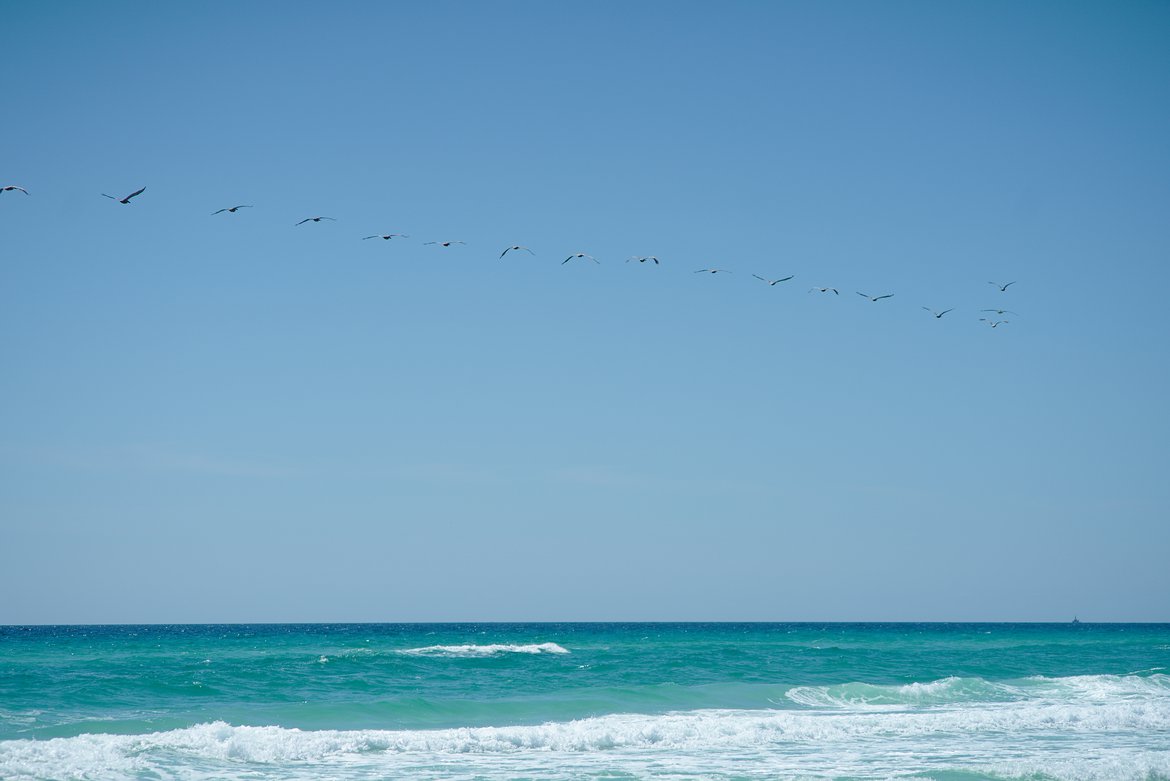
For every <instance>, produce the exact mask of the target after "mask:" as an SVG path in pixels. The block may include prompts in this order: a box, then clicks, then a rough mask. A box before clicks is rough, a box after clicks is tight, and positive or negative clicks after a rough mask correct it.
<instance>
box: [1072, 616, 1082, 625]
mask: <svg viewBox="0 0 1170 781" xmlns="http://www.w3.org/2000/svg"><path fill="white" fill-rule="evenodd" d="M1072 622H1073V623H1074V624H1079V623H1081V619H1079V618H1077V617H1076V616H1073V620H1072Z"/></svg>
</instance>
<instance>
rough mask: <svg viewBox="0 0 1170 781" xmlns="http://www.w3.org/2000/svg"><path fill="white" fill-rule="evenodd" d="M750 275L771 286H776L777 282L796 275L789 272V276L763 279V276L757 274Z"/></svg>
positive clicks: (785, 280)
mask: <svg viewBox="0 0 1170 781" xmlns="http://www.w3.org/2000/svg"><path fill="white" fill-rule="evenodd" d="M752 276H753V277H755V278H756V279H758V280H760V281H761V282H764V283H766V284H768V285H771V286H772V287H775V286H776V285H777V284H779V283H780V282H787V281H788V280H790V279H792V278H793V277H795V276H796V275H795V274H791V275H789V276H787V277H784V278H783V279H764V278H763V277H761V276H760V275H759V274H752Z"/></svg>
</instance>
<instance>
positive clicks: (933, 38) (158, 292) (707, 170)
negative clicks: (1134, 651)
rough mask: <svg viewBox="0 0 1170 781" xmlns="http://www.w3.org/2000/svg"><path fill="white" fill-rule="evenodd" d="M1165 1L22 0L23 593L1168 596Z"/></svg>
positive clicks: (8, 17) (9, 5) (136, 600)
mask: <svg viewBox="0 0 1170 781" xmlns="http://www.w3.org/2000/svg"><path fill="white" fill-rule="evenodd" d="M1168 34H1170V5H1167V4H1166V3H1160V2H1127V3H1107V2H1099V3H1084V2H1028V3H1018V2H994V1H988V2H962V1H957V2H949V3H930V2H883V3H864V2H784V3H779V2H778V3H756V2H730V3H683V2H643V3H620V2H594V3H543V2H497V3H459V2H400V3H373V2H371V3H340V4H334V5H330V6H329V7H324V6H320V5H319V4H308V3H303V4H294V3H283V2H282V3H275V2H272V3H265V2H251V3H243V4H238V3H225V2H206V3H199V4H189V5H179V4H157V3H145V2H125V3H117V4H113V5H110V4H91V3H79V2H59V3H29V2H13V1H11V0H5V1H4V2H0V48H2V50H3V51H4V52H5V65H4V68H3V69H2V70H0V94H2V95H3V96H4V99H3V102H4V106H5V112H4V114H5V119H4V121H3V122H2V123H0V180H2V181H0V185H7V184H14V185H19V186H22V187H24V188H26V189H27V190H28V191H29V193H30V195H28V196H25V195H23V194H22V193H20V192H16V191H12V192H5V193H0V248H2V251H0V366H2V367H3V368H2V370H0V595H3V597H2V598H0V623H9V624H23V623H178V622H262V621H271V622H285V621H289V622H293V621H465V620H478V621H518V620H529V621H547V620H553V621H557V620H583V621H585V620H779V621H785V620H790V621H868V620H890V621H896V620H902V621H907V620H909V621H918V620H922V621H950V620H954V621H963V620H989V621H1017V620H1019V621H1046V620H1061V621H1063V620H1070V619H1071V618H1072V617H1073V616H1074V615H1076V616H1079V617H1080V618H1081V619H1082V620H1101V621H1158V620H1161V621H1165V620H1170V601H1168V600H1167V598H1166V595H1167V594H1170V566H1167V564H1166V562H1167V561H1170V480H1168V479H1167V474H1168V473H1170V469H1168V467H1170V446H1168V441H1170V414H1168V412H1167V399H1170V351H1167V349H1166V346H1167V344H1168V343H1170V310H1168V308H1167V307H1166V305H1165V296H1166V291H1167V290H1168V289H1170V270H1168V269H1170V262H1168V261H1170V219H1168V215H1170V143H1168V142H1167V139H1170V46H1167V45H1166V41H1167V40H1168ZM144 186H145V187H146V191H145V192H144V193H143V194H142V195H141V196H139V197H138V198H136V199H134V200H133V201H132V202H131V203H130V204H129V205H122V204H119V203H117V202H115V201H113V200H109V199H107V198H103V197H102V196H101V193H109V194H112V195H117V196H123V195H126V194H128V193H130V192H133V191H134V190H137V189H138V188H140V187H144ZM237 204H248V205H252V206H253V208H250V209H241V210H240V211H239V212H237V213H235V214H231V213H223V214H217V215H214V216H213V215H212V212H213V211H215V210H217V209H220V208H224V207H229V206H235V205H237ZM315 215H326V216H331V217H334V218H336V221H334V222H330V221H322V222H319V223H313V222H310V223H306V224H303V225H299V226H298V225H296V224H295V223H297V222H298V221H299V220H302V219H304V218H306V217H310V216H315ZM389 232H401V233H406V234H409V238H395V239H392V240H390V241H382V240H370V241H363V240H362V238H363V237H364V236H368V235H371V234H380V233H389ZM427 241H463V242H466V244H463V245H453V246H451V247H449V248H442V247H439V246H436V245H426V244H424V242H427ZM513 244H521V245H524V246H527V247H530V248H531V249H532V252H533V253H534V254H531V255H530V254H528V253H524V252H516V253H508V255H507V256H506V257H505V258H503V259H500V258H499V254H500V252H501V251H502V250H503V249H504V248H505V247H508V246H511V245H513ZM578 252H583V253H588V254H590V255H592V256H594V257H595V258H596V259H597V260H598V261H599V262H598V263H597V264H594V263H592V262H589V261H588V260H587V259H577V260H573V261H571V262H569V263H567V264H563V263H562V262H561V261H562V260H563V259H564V258H566V257H567V256H569V255H571V254H574V253H578ZM635 255H654V256H657V257H658V258H660V259H661V264H660V265H654V264H653V263H627V262H625V261H626V258H628V257H630V256H635ZM711 267H717V268H722V269H726V270H728V271H729V272H730V273H725V274H716V275H711V274H696V273H694V272H695V271H696V270H698V269H703V268H711ZM754 274H758V275H760V276H762V277H765V278H768V279H776V278H779V277H784V276H788V275H794V278H793V279H792V280H790V281H788V282H783V283H779V284H777V285H775V286H768V285H766V284H764V283H763V282H761V281H759V280H757V279H754V278H753V275H754ZM989 281H996V282H999V283H1001V284H1006V283H1007V282H1014V284H1013V285H1012V286H1011V287H1009V288H1008V289H1007V290H1006V291H1002V292H1001V291H1000V290H999V289H998V288H996V287H993V286H992V285H989V284H988V282H989ZM825 286H829V287H835V288H837V289H838V290H839V291H840V294H839V295H834V294H832V293H826V294H821V293H819V292H809V290H810V288H813V287H825ZM858 291H861V292H865V293H868V294H870V295H872V296H878V295H883V294H893V297H892V298H888V299H883V300H880V301H876V302H871V301H868V300H866V299H864V298H862V297H860V296H858V295H857V292H858ZM923 307H929V308H931V309H933V310H936V311H941V310H943V309H953V311H951V312H949V313H948V314H946V315H944V316H943V317H941V318H935V317H934V316H933V315H932V314H931V313H930V312H927V311H925V310H924V309H923ZM988 308H1003V309H1007V310H1011V312H1012V313H1011V314H1006V315H1003V316H1002V318H1001V317H1000V316H996V315H993V314H991V313H986V312H983V311H982V310H984V309H988ZM986 317H993V318H994V319H1004V320H1007V321H1009V322H1008V323H1006V324H1003V325H1000V326H998V327H996V328H994V329H993V328H990V327H988V325H987V324H986V323H984V322H980V318H986Z"/></svg>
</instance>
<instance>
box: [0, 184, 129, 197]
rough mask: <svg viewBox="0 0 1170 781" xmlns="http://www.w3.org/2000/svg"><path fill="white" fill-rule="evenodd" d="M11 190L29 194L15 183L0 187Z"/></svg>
mask: <svg viewBox="0 0 1170 781" xmlns="http://www.w3.org/2000/svg"><path fill="white" fill-rule="evenodd" d="M10 190H20V191H21V192H22V193H24V194H25V195H28V190H26V189H24V188H23V187H18V186H17V185H15V184H6V185H4V186H3V187H0V193H6V192H8V191H10ZM130 197H131V198H133V197H134V196H130Z"/></svg>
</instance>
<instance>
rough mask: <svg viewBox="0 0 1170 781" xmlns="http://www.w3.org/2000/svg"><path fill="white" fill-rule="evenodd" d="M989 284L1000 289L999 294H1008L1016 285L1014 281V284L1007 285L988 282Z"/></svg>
mask: <svg viewBox="0 0 1170 781" xmlns="http://www.w3.org/2000/svg"><path fill="white" fill-rule="evenodd" d="M987 284H989V285H995V286H996V287H997V288H999V292H1001V293H1006V292H1007V289H1008V288H1009V287H1011V286H1012V285H1014V284H1016V283H1015V282H1014V281H1012V282H1008V283H1007V284H1006V285H1001V284H999V283H998V282H988V283H987Z"/></svg>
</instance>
